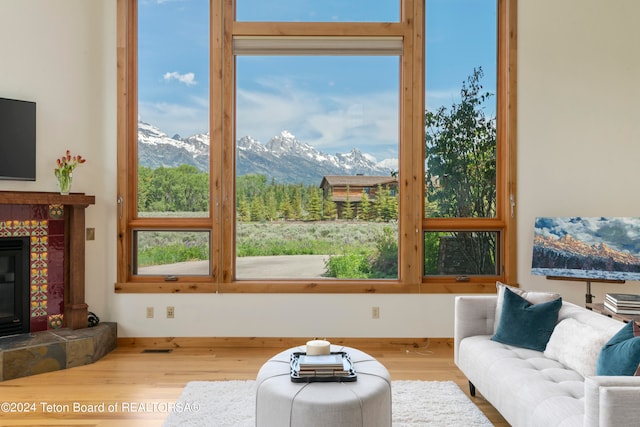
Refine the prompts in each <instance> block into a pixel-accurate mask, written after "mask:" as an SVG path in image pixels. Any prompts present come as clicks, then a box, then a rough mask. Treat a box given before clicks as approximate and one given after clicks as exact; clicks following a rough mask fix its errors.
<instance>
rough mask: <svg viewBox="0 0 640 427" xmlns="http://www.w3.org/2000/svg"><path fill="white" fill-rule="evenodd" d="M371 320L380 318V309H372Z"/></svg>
mask: <svg viewBox="0 0 640 427" xmlns="http://www.w3.org/2000/svg"><path fill="white" fill-rule="evenodd" d="M371 318H372V319H379V318H380V307H371Z"/></svg>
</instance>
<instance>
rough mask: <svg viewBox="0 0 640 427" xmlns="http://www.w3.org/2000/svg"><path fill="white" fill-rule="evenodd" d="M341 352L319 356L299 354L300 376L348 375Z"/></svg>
mask: <svg viewBox="0 0 640 427" xmlns="http://www.w3.org/2000/svg"><path fill="white" fill-rule="evenodd" d="M344 362H345V361H344V357H343V355H342V353H339V354H327V355H320V356H307V355H301V356H300V360H299V365H298V366H299V371H298V375H299V376H300V377H340V376H347V375H349V371H348V370H347V369H346V368H345V365H344Z"/></svg>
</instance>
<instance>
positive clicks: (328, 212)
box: [323, 191, 338, 221]
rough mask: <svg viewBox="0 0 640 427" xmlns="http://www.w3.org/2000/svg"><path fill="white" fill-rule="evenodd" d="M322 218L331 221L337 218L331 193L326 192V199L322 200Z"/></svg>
mask: <svg viewBox="0 0 640 427" xmlns="http://www.w3.org/2000/svg"><path fill="white" fill-rule="evenodd" d="M323 218H324V219H327V220H331V221H332V220H334V219H336V218H338V207H337V206H336V202H334V201H333V193H332V192H331V191H328V192H327V197H325V199H324V211H323Z"/></svg>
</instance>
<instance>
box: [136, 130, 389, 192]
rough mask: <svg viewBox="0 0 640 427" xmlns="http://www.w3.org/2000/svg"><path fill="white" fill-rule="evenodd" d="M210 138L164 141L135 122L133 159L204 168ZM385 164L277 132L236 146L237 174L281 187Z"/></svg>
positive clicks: (376, 170)
mask: <svg viewBox="0 0 640 427" xmlns="http://www.w3.org/2000/svg"><path fill="white" fill-rule="evenodd" d="M209 146H210V145H209V134H198V135H193V136H190V137H188V138H181V137H180V136H179V135H174V136H173V137H169V136H168V135H167V134H166V133H164V132H162V131H161V130H160V129H158V128H157V127H155V126H152V125H150V124H148V123H144V122H138V158H139V162H140V164H141V165H142V166H148V167H151V168H157V167H160V166H165V167H175V166H178V165H181V164H189V165H193V166H195V167H197V168H198V169H200V170H202V171H208V170H209ZM388 165H389V163H388V161H383V162H382V164H376V163H375V162H374V161H373V160H372V157H371V156H370V155H367V154H363V153H362V152H361V151H360V150H358V149H357V148H353V149H352V150H351V151H350V152H348V153H336V154H326V153H323V152H321V151H318V150H316V149H315V148H314V147H312V146H311V145H309V144H306V143H303V142H301V141H299V140H298V139H297V138H296V137H295V136H294V135H292V134H291V133H290V132H288V131H282V132H281V133H280V135H277V136H274V137H273V138H271V139H270V140H269V141H268V142H267V143H266V144H262V143H261V142H260V141H257V140H256V139H254V138H252V137H250V136H244V137H242V138H240V139H239V140H238V141H237V142H236V172H237V175H238V176H240V175H245V174H250V173H254V174H263V175H266V176H267V177H268V178H269V179H271V178H274V179H275V180H276V181H277V182H281V183H304V184H316V185H317V184H319V183H320V180H321V179H322V177H323V176H325V175H357V174H364V175H389V174H390V173H391V168H390V167H389V166H388Z"/></svg>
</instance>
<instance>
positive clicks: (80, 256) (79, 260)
mask: <svg viewBox="0 0 640 427" xmlns="http://www.w3.org/2000/svg"><path fill="white" fill-rule="evenodd" d="M95 203H96V198H95V196H87V195H85V194H84V193H71V194H68V195H61V194H59V193H49V192H35V191H0V205H62V206H64V227H65V233H64V235H65V245H64V306H65V308H64V319H65V326H66V327H67V328H70V329H82V328H86V327H87V314H88V313H87V312H88V306H87V303H86V302H85V300H84V299H85V293H84V287H85V284H84V275H85V246H84V233H85V231H84V228H85V220H84V216H85V215H84V211H85V209H86V208H87V207H88V206H89V205H93V204H95ZM71 260H73V262H71Z"/></svg>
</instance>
